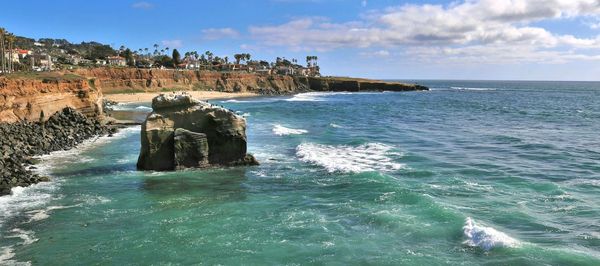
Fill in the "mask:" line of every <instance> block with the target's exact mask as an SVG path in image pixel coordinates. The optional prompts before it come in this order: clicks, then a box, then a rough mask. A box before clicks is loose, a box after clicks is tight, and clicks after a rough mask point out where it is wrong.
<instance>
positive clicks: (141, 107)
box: [135, 106, 152, 111]
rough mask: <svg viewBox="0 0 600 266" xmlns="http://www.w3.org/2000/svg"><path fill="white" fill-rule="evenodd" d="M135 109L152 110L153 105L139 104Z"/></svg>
mask: <svg viewBox="0 0 600 266" xmlns="http://www.w3.org/2000/svg"><path fill="white" fill-rule="evenodd" d="M135 109H136V110H143V111H152V107H148V106H138V107H136V108H135Z"/></svg>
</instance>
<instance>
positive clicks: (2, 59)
mask: <svg viewBox="0 0 600 266" xmlns="http://www.w3.org/2000/svg"><path fill="white" fill-rule="evenodd" d="M5 34H6V30H5V29H4V28H0V64H2V66H1V67H0V70H2V74H4V73H6V55H5V54H4V53H5V50H6V49H4V35H5Z"/></svg>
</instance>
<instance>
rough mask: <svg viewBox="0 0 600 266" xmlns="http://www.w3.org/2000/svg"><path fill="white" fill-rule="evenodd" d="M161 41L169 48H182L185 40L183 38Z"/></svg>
mask: <svg viewBox="0 0 600 266" xmlns="http://www.w3.org/2000/svg"><path fill="white" fill-rule="evenodd" d="M161 43H162V45H164V46H166V47H169V48H181V47H182V46H183V41H181V40H163V41H161Z"/></svg>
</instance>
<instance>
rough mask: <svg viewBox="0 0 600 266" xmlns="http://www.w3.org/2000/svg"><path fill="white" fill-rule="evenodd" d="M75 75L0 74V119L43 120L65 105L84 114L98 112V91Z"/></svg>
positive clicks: (99, 101) (7, 120)
mask: <svg viewBox="0 0 600 266" xmlns="http://www.w3.org/2000/svg"><path fill="white" fill-rule="evenodd" d="M91 85H93V84H90V83H89V81H88V80H86V79H84V78H80V77H76V76H62V75H56V76H53V77H37V76H36V77H34V78H32V77H18V76H17V77H11V76H9V77H0V122H5V123H13V122H18V121H39V120H40V116H42V114H43V117H42V120H47V119H48V118H49V117H50V116H52V115H53V114H54V113H56V112H59V111H61V110H62V109H64V108H66V107H70V108H73V109H75V110H77V111H79V112H81V113H83V114H85V115H87V116H88V117H93V116H97V115H99V114H101V113H102V92H101V91H100V90H99V89H97V88H95V87H94V86H91Z"/></svg>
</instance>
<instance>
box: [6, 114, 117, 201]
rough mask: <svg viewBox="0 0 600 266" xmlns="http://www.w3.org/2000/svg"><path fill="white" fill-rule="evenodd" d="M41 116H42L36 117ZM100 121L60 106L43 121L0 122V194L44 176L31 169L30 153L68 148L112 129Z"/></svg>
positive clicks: (7, 192)
mask: <svg viewBox="0 0 600 266" xmlns="http://www.w3.org/2000/svg"><path fill="white" fill-rule="evenodd" d="M40 120H43V119H40ZM115 130H116V128H113V127H112V126H109V125H104V124H103V123H102V122H101V121H100V120H99V119H98V118H94V117H92V118H89V117H87V116H85V115H83V114H82V113H80V112H77V111H76V110H74V109H72V108H64V109H63V110H62V111H60V112H57V113H55V114H54V115H52V116H50V118H49V119H48V120H47V121H45V122H41V121H40V122H18V123H0V148H1V153H0V195H4V194H9V193H10V189H11V188H12V187H15V186H28V185H31V184H35V183H38V182H42V181H47V180H48V178H47V177H43V176H39V175H38V174H36V173H34V172H32V171H31V169H35V167H34V166H31V165H32V164H33V163H34V159H33V157H34V156H36V155H42V154H47V153H49V152H52V151H59V150H68V149H70V148H73V147H75V146H76V145H77V144H79V143H81V142H83V141H84V140H86V139H89V138H92V137H94V136H99V135H107V134H112V133H114V132H115Z"/></svg>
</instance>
